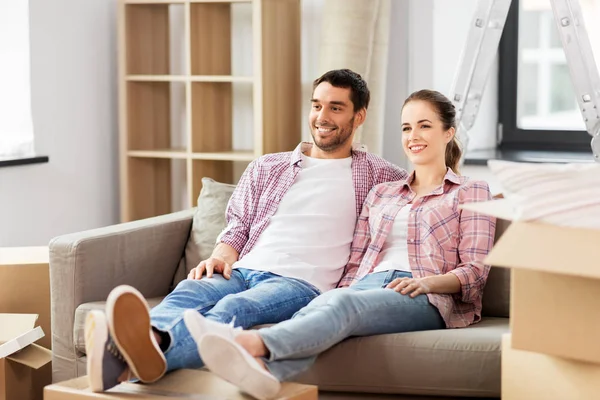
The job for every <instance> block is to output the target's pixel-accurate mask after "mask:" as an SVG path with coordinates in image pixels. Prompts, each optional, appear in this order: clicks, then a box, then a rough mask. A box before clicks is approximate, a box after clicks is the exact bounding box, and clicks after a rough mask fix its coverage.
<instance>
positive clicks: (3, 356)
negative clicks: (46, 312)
mask: <svg viewBox="0 0 600 400" xmlns="http://www.w3.org/2000/svg"><path fill="white" fill-rule="evenodd" d="M36 320H37V315H35V314H0V400H41V399H42V394H43V388H44V386H45V385H47V384H49V383H50V382H52V368H51V364H50V361H51V360H52V352H51V351H50V350H48V349H46V348H44V347H42V346H39V345H37V344H35V343H34V342H35V341H36V340H39V339H40V338H43V337H44V332H43V330H42V328H41V327H39V326H38V327H35V323H36Z"/></svg>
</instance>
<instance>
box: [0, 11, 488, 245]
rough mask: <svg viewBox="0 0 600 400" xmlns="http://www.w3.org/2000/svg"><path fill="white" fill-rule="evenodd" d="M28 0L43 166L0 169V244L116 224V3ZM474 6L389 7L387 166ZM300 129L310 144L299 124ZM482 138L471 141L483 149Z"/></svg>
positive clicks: (306, 69) (309, 72)
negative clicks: (405, 108) (403, 114)
mask: <svg viewBox="0 0 600 400" xmlns="http://www.w3.org/2000/svg"><path fill="white" fill-rule="evenodd" d="M29 1H30V16H31V62H32V67H31V75H32V103H33V104H32V107H33V120H34V131H35V138H36V149H37V152H38V153H39V154H47V155H49V156H50V163H49V164H37V165H32V166H22V167H21V166H20V167H11V168H0V246H21V245H43V244H46V243H47V242H48V241H49V240H50V238H52V237H53V236H56V235H60V234H64V233H69V232H76V231H80V230H84V229H89V228H94V227H99V226H104V225H110V224H113V223H116V222H117V221H118V196H117V194H118V164H117V137H118V134H117V96H116V90H117V80H116V79H117V75H116V51H117V50H116V38H115V34H116V32H115V30H116V27H115V21H116V1H115V0H111V1H107V0H86V1H80V0H55V1H52V2H50V1H47V0H29ZM323 1H324V0H303V17H304V19H303V45H302V54H303V61H302V63H303V65H302V67H303V72H302V78H303V82H304V90H303V92H304V97H306V99H307V101H306V103H305V104H304V106H307V105H308V104H309V102H308V98H309V96H310V82H312V80H313V79H314V78H316V76H315V74H316V71H317V67H318V60H317V53H318V51H317V50H318V47H317V46H316V45H315V44H314V43H315V42H316V41H317V40H318V34H319V32H320V29H321V28H320V27H321V23H322V20H323V16H322V15H321V14H320V13H319V10H320V9H321V8H322V4H323ZM475 5H476V0H461V7H457V6H456V4H455V2H449V1H447V0H409V1H398V0H393V1H392V21H393V23H392V28H391V32H390V45H389V46H390V54H389V59H388V79H387V83H388V87H387V92H386V120H385V130H384V154H383V155H384V157H385V158H387V159H388V160H390V161H392V162H395V163H398V164H400V165H404V164H405V161H404V160H405V158H404V155H403V153H402V148H401V145H400V138H399V132H400V128H399V127H400V109H401V107H402V103H403V101H404V98H406V96H407V95H408V94H409V93H410V92H412V91H413V90H417V89H421V88H433V89H436V90H440V91H441V92H443V93H446V94H447V93H448V92H449V90H450V87H451V84H452V79H453V77H454V73H455V70H456V65H457V63H458V60H459V56H460V51H461V49H462V46H463V45H464V42H465V39H466V33H467V31H468V25H469V23H470V21H471V13H470V11H473V10H474V8H475ZM66 10H68V11H69V12H68V13H67V12H66ZM307 85H308V86H307ZM496 86H497V85H496V75H495V74H493V75H491V77H490V80H489V82H488V87H487V90H486V96H485V99H484V101H483V103H482V110H481V113H480V115H479V117H478V120H477V122H476V124H475V127H474V129H473V132H475V135H476V136H477V138H479V137H480V135H481V132H484V133H485V132H487V133H490V132H491V131H492V130H494V129H495V126H496V121H497V112H496V109H497V105H496V94H497V87H496ZM305 114H306V115H308V108H306V109H305ZM305 121H306V120H305ZM303 128H304V137H305V138H307V136H308V132H307V130H306V122H303ZM483 137H484V139H481V140H478V139H472V141H471V144H472V145H473V144H478V143H479V144H481V143H483V145H484V146H485V144H486V143H487V142H486V140H487V139H485V136H483ZM488 137H489V136H488ZM478 146H479V145H478ZM404 166H406V165H404ZM463 173H464V174H466V175H471V176H473V177H478V178H480V179H486V180H488V181H490V182H493V177H491V175H490V174H489V172H488V170H487V168H486V167H472V166H469V167H465V168H463ZM492 186H493V187H494V184H492Z"/></svg>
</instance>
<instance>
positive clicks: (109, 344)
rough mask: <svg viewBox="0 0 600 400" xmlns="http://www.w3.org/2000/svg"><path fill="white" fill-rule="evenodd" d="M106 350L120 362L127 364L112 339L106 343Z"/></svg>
mask: <svg viewBox="0 0 600 400" xmlns="http://www.w3.org/2000/svg"><path fill="white" fill-rule="evenodd" d="M106 350H108V352H109V353H110V354H112V355H113V356H114V357H116V358H117V359H118V360H119V361H123V362H125V358H124V357H123V354H121V352H120V351H119V349H118V348H117V345H116V344H115V342H113V340H112V339H109V340H108V342H107V343H106Z"/></svg>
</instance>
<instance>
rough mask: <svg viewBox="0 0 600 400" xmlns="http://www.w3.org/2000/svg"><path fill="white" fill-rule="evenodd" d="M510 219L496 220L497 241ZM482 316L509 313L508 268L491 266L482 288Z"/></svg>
mask: <svg viewBox="0 0 600 400" xmlns="http://www.w3.org/2000/svg"><path fill="white" fill-rule="evenodd" d="M509 225H510V221H506V220H503V219H498V220H496V236H495V238H494V242H496V241H498V239H500V237H501V236H502V235H503V234H504V232H505V231H506V229H507V228H508V227H509ZM481 314H482V316H484V317H504V318H508V317H509V315H510V269H509V268H502V267H492V268H491V269H490V274H489V275H488V279H487V281H486V284H485V288H484V290H483V299H482V310H481Z"/></svg>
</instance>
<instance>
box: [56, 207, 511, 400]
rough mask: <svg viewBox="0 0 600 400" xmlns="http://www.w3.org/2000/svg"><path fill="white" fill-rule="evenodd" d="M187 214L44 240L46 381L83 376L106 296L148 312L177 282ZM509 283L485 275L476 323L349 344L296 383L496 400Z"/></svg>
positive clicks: (335, 394)
mask: <svg viewBox="0 0 600 400" xmlns="http://www.w3.org/2000/svg"><path fill="white" fill-rule="evenodd" d="M199 207H200V204H199ZM194 215H195V210H189V211H183V212H178V213H173V214H169V215H165V216H160V217H156V218H150V219H146V220H141V221H136V222H131V223H125V224H120V225H115V226H111V227H107V228H101V229H96V230H91V231H87V232H81V233H76V234H70V235H65V236H60V237H57V238H55V239H53V240H52V241H51V243H50V280H51V289H52V291H51V296H52V349H53V379H54V381H55V382H57V381H63V380H66V379H70V378H74V377H77V376H81V375H85V373H86V371H85V346H84V335H83V323H84V320H85V316H86V314H87V312H88V311H89V310H91V309H103V307H104V300H105V299H106V297H107V295H108V293H109V292H110V291H111V289H112V288H114V287H115V286H117V285H120V284H129V285H132V286H134V287H136V288H137V289H139V290H140V291H141V292H142V293H143V294H144V296H146V297H147V298H149V299H150V303H151V305H154V304H157V303H158V302H159V301H160V300H161V299H162V298H163V297H164V296H165V295H167V294H168V293H169V291H170V290H171V289H172V288H173V287H174V285H175V284H176V283H177V282H179V280H181V279H183V277H185V270H186V263H187V264H190V263H189V262H187V261H189V260H186V257H185V254H186V246H188V239H189V237H190V232H191V229H192V221H193V220H194ZM196 215H197V212H196ZM194 224H196V221H195V220H194ZM218 229H220V227H219V228H218ZM213 243H214V242H213ZM188 258H189V254H188ZM195 262H196V260H194V261H193V263H192V264H191V265H193V264H194V263H195ZM509 280H510V277H509V272H508V270H504V269H500V268H492V271H491V273H490V277H489V279H488V283H487V286H486V291H485V295H484V318H483V320H482V321H481V322H480V323H479V324H476V325H474V326H472V327H469V328H466V329H457V330H438V331H428V332H416V333H404V334H391V335H380V336H374V337H364V338H352V339H349V340H346V341H344V342H342V343H340V344H339V345H337V346H335V347H334V348H332V349H331V350H329V351H327V352H326V353H324V354H322V355H321V356H320V357H319V359H318V361H317V363H316V364H315V365H314V366H313V367H312V368H311V369H310V370H309V371H307V372H306V373H305V374H303V375H302V376H301V377H300V378H299V379H298V381H300V382H305V383H311V384H315V385H318V386H319V389H320V391H321V397H320V398H323V399H327V398H329V399H341V398H349V399H350V398H361V399H365V398H378V399H379V398H382V399H383V398H392V397H393V398H404V397H399V396H398V395H423V396H451V397H485V398H497V397H500V342H501V336H502V334H503V333H505V332H508V322H509V319H508V304H509ZM376 394H381V395H376ZM383 394H388V396H386V395H383ZM390 394H393V395H394V396H389V395H390ZM406 398H408V397H406ZM427 398H430V397H427ZM435 398H437V397H435Z"/></svg>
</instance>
